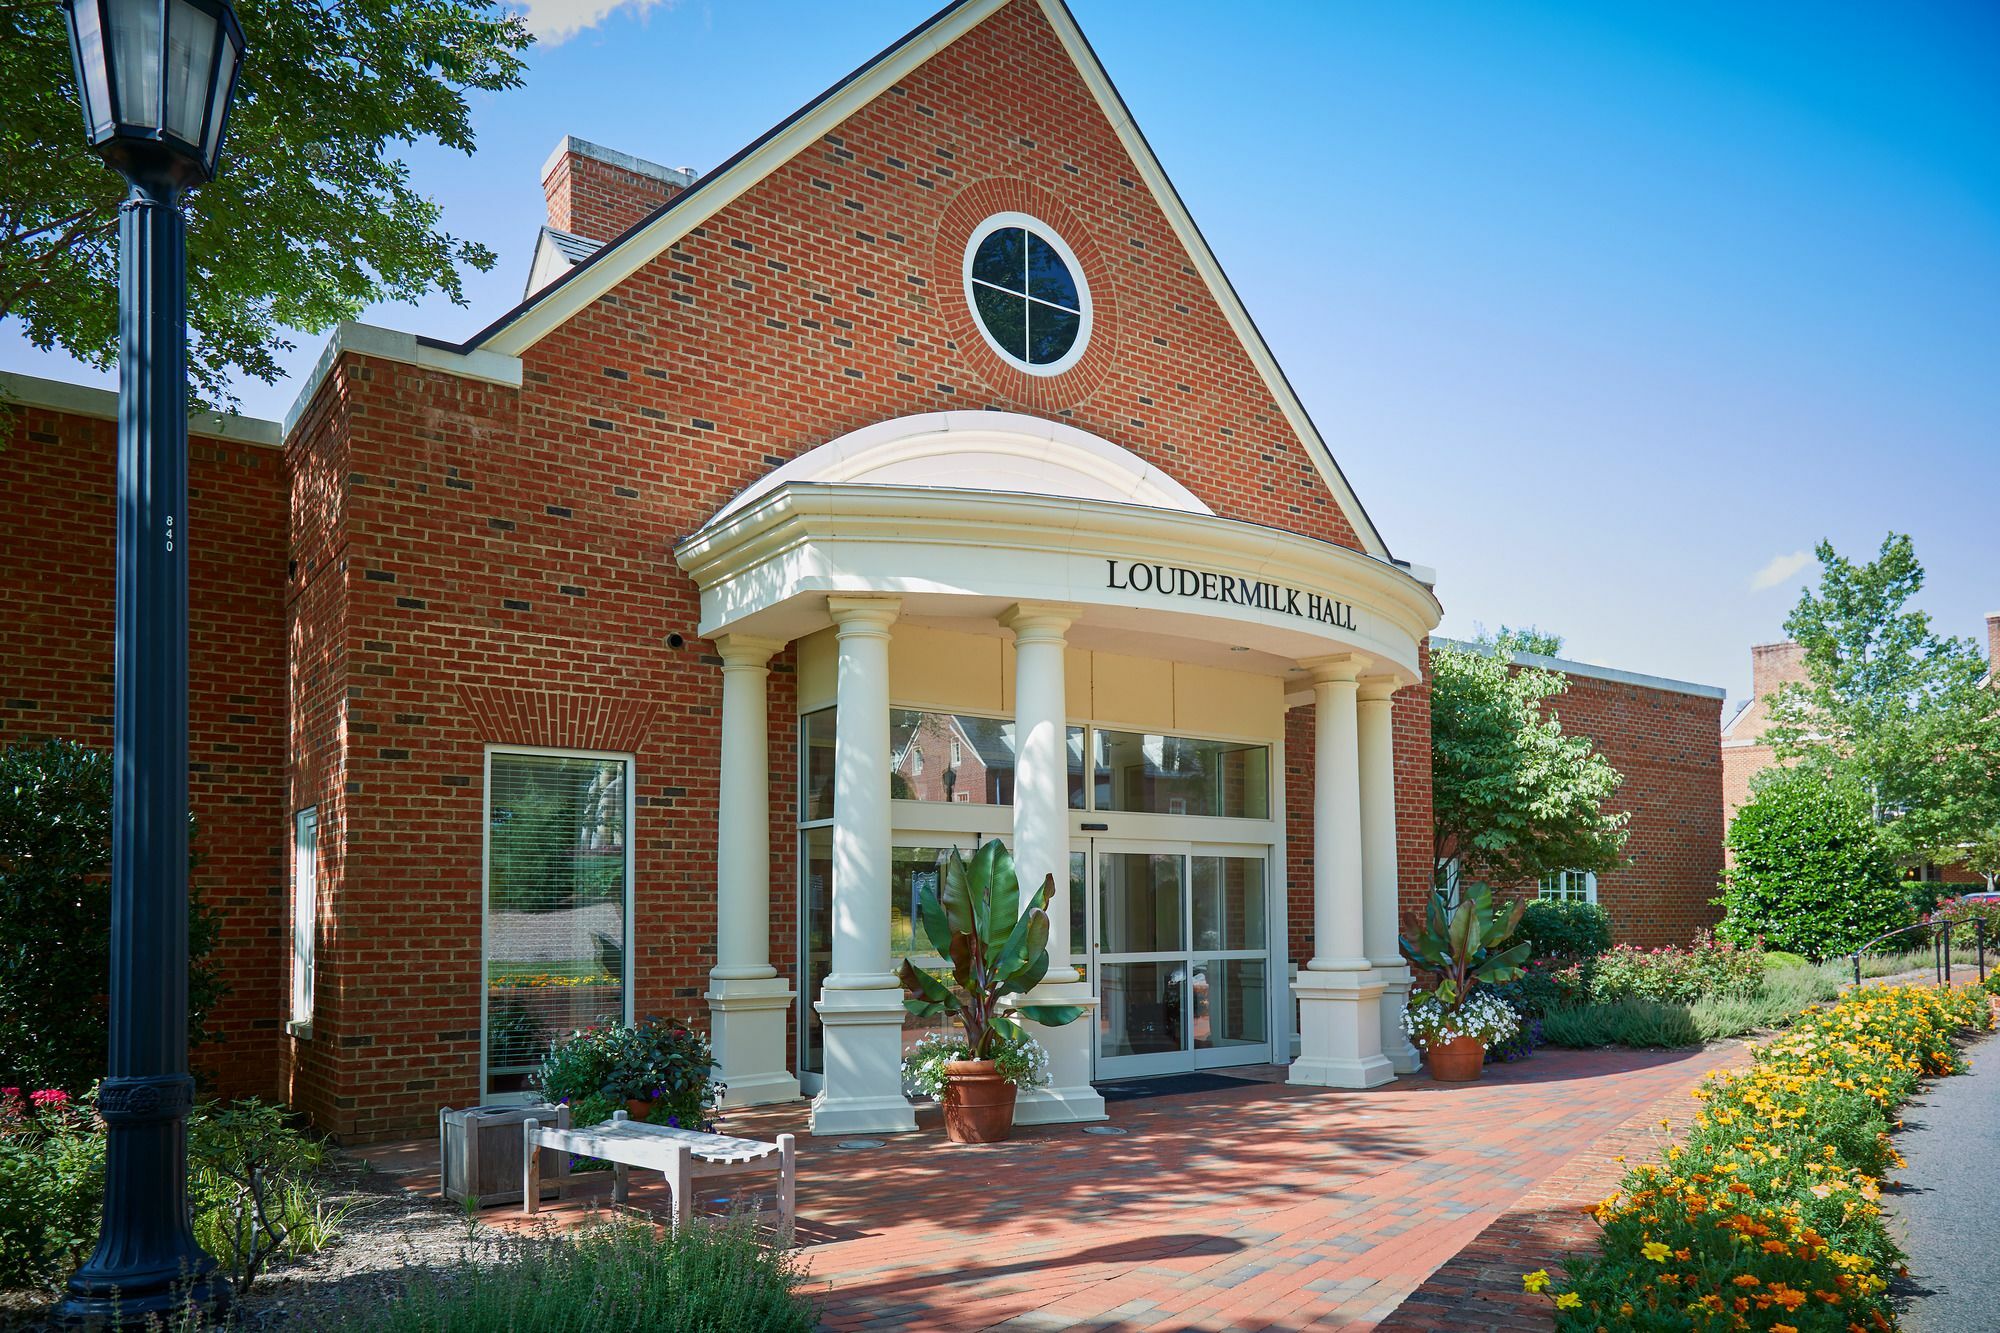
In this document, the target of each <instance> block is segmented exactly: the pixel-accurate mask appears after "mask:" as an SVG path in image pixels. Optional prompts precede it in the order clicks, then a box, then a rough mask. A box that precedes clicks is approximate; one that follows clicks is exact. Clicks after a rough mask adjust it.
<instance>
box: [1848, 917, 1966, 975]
mask: <svg viewBox="0 0 2000 1333" xmlns="http://www.w3.org/2000/svg"><path fill="white" fill-rule="evenodd" d="M1957 924H1958V923H1957V922H1956V921H1943V922H1936V921H1919V922H1916V923H1915V924H1913V925H1908V926H1898V927H1896V929H1894V930H1887V931H1884V932H1882V933H1881V934H1880V935H1877V936H1876V937H1875V938H1874V939H1872V940H1870V941H1868V942H1867V943H1866V944H1864V945H1862V946H1861V947H1860V948H1858V949H1856V950H1855V951H1854V984H1855V985H1857V986H1859V985H1860V984H1861V955H1862V954H1864V953H1867V952H1868V951H1869V950H1870V949H1872V948H1874V947H1875V946H1876V945H1878V944H1880V943H1881V942H1882V941H1883V940H1887V939H1893V938H1895V937H1896V936H1898V935H1903V934H1907V933H1908V932H1910V931H1912V930H1931V931H1935V930H1936V929H1937V928H1938V927H1939V926H1940V925H1941V926H1943V927H1944V929H1943V931H1942V933H1940V934H1934V935H1933V936H1932V937H1931V959H1932V961H1931V970H1932V972H1933V974H1934V975H1935V976H1936V977H1937V979H1938V981H1939V982H1940V983H1941V984H1943V985H1946V986H1949V985H1950V984H1951V932H1952V929H1953V928H1954V927H1955V926H1957ZM1972 940H1973V947H1974V949H1975V951H1976V952H1977V954H1978V957H1979V980H1980V981H1981V982H1982V983H1983V982H1984V981H1985V980H1986V921H1985V919H1984V918H1983V917H1975V918H1974V919H1973V922H1972Z"/></svg>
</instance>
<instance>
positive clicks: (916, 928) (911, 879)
mask: <svg viewBox="0 0 2000 1333" xmlns="http://www.w3.org/2000/svg"><path fill="white" fill-rule="evenodd" d="M951 851H952V849H951V848H949V847H897V848H894V849H892V850H891V851H890V853H889V886H890V887H889V956H890V960H891V962H892V963H893V964H895V965H896V966H899V967H900V966H901V965H902V960H903V959H904V958H910V957H914V958H935V957H937V951H936V950H935V949H933V948H931V942H930V940H929V938H928V937H926V936H925V934H924V928H923V921H922V919H921V909H919V908H918V906H917V902H918V899H919V897H920V895H921V894H922V893H923V892H924V890H926V889H929V890H930V891H931V892H933V893H935V892H937V890H938V887H939V880H940V877H941V876H942V875H943V873H944V864H945V862H946V861H949V860H950V859H951Z"/></svg>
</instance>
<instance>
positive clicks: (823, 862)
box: [799, 828, 833, 1074]
mask: <svg viewBox="0 0 2000 1333" xmlns="http://www.w3.org/2000/svg"><path fill="white" fill-rule="evenodd" d="M799 863H800V865H801V866H802V867H803V873H802V875H801V877H800V882H799V897H800V900H801V901H800V903H799V920H800V921H801V922H802V923H803V925H802V928H801V930H800V936H801V940H800V942H801V944H802V945H803V947H804V949H805V957H804V958H803V959H802V960H801V966H800V968H799V971H800V972H801V973H802V974H803V975H804V977H805V985H804V986H803V987H801V990H802V991H803V994H804V1000H803V1003H802V1012H803V1022H802V1023H801V1024H800V1027H799V1032H800V1043H799V1044H800V1046H801V1047H802V1049H801V1051H800V1053H799V1068H800V1069H801V1070H803V1071H805V1072H807V1073H813V1074H818V1073H823V1072H825V1069H826V1064H825V1060H824V1053H825V1050H826V1037H825V1034H824V1033H823V1032H822V1031H821V1030H820V1023H819V1010H818V1009H816V1008H814V1007H813V1002H814V1001H815V1000H817V999H819V990H820V986H821V985H822V984H824V983H825V981H826V977H827V973H829V972H831V971H832V970H833V830H832V829H827V828H816V829H807V830H806V831H805V832H804V833H802V834H800V835H799Z"/></svg>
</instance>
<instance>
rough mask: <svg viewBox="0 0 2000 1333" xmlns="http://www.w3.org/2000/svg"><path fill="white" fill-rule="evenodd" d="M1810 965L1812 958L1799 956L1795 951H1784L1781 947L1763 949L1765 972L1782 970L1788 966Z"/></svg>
mask: <svg viewBox="0 0 2000 1333" xmlns="http://www.w3.org/2000/svg"><path fill="white" fill-rule="evenodd" d="M1811 966H1812V959H1810V958H1801V957H1800V956H1799V955H1798V954H1795V953H1786V952H1785V951H1784V950H1783V949H1766V950H1765V951H1764V970H1765V971H1766V972H1782V971H1783V970H1784V969H1786V968H1788V967H1811Z"/></svg>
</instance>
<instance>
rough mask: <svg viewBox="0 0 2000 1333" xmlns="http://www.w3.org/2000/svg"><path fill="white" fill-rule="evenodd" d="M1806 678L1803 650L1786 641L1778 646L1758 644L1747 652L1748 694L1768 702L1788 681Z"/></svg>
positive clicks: (1775, 644) (1795, 644) (1799, 645)
mask: <svg viewBox="0 0 2000 1333" xmlns="http://www.w3.org/2000/svg"><path fill="white" fill-rule="evenodd" d="M1805 678H1806V650H1805V648H1804V646H1803V645H1801V644H1797V643H1794V642H1792V641H1791V640H1790V639H1787V640H1785V641H1784V642H1782V643H1760V644H1757V645H1756V646H1754V647H1753V648H1751V649H1750V694H1751V697H1752V698H1756V699H1768V698H1769V697H1770V696H1771V693H1772V692H1773V691H1774V690H1776V689H1777V688H1778V687H1779V686H1780V685H1783V684H1785V683H1786V682H1788V681H1801V682H1803V681H1804V680H1805Z"/></svg>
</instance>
